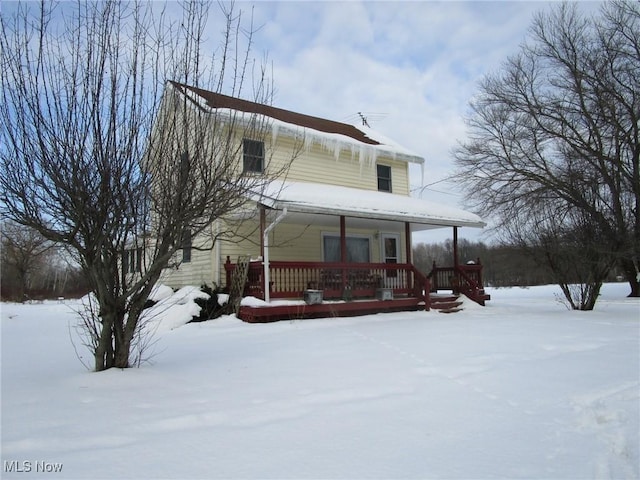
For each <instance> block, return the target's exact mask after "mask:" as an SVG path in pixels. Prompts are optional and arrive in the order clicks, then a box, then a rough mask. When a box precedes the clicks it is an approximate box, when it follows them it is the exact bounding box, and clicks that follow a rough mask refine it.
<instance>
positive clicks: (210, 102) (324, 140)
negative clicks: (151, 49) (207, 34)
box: [169, 81, 424, 165]
mask: <svg viewBox="0 0 640 480" xmlns="http://www.w3.org/2000/svg"><path fill="white" fill-rule="evenodd" d="M169 84H170V85H172V86H173V87H174V88H175V89H176V90H177V91H179V92H180V93H182V94H184V95H186V96H188V98H190V99H191V100H193V101H194V103H195V104H196V105H198V106H200V107H201V108H206V109H212V110H215V111H216V112H217V113H220V114H223V115H228V116H231V115H232V113H233V112H235V113H240V114H241V115H240V118H242V114H249V115H251V116H253V115H263V116H265V117H268V118H269V120H270V121H271V128H272V134H273V137H274V140H275V138H276V137H277V135H278V133H279V132H286V133H289V134H293V135H303V136H304V137H305V143H306V144H307V146H308V145H310V144H311V143H316V144H319V145H321V146H322V147H323V148H326V149H327V150H331V151H333V153H334V155H335V156H336V158H337V157H338V156H339V155H340V152H341V151H342V150H347V151H350V152H351V155H352V157H353V156H355V154H356V153H357V154H358V155H359V158H360V161H367V162H369V163H375V160H376V158H377V157H378V155H379V154H387V155H390V156H391V157H392V158H394V159H398V160H403V161H406V162H410V163H417V164H420V165H422V164H424V158H423V157H422V156H420V155H418V154H417V153H415V152H412V151H411V150H409V149H408V148H405V147H403V146H402V145H400V144H398V143H397V142H395V141H393V140H391V139H390V138H388V137H386V136H384V135H382V134H380V133H378V132H376V131H375V130H372V129H371V128H368V127H364V126H358V127H356V126H354V125H351V124H347V123H341V122H335V121H333V120H327V119H324V118H320V117H314V116H311V115H305V114H302V113H297V112H292V111H290V110H285V109H282V108H276V107H272V106H270V105H264V104H261V103H255V102H251V101H248V100H243V99H240V98H235V97H230V96H227V95H222V94H220V93H215V92H210V91H208V90H203V89H201V88H196V87H192V86H189V85H184V84H181V83H177V82H173V81H171V82H169Z"/></svg>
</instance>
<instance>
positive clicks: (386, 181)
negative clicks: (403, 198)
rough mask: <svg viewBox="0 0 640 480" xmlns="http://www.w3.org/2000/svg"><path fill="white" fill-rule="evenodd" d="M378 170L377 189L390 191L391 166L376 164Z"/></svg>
mask: <svg viewBox="0 0 640 480" xmlns="http://www.w3.org/2000/svg"><path fill="white" fill-rule="evenodd" d="M376 168H377V171H378V191H380V192H391V167H390V166H389V165H376Z"/></svg>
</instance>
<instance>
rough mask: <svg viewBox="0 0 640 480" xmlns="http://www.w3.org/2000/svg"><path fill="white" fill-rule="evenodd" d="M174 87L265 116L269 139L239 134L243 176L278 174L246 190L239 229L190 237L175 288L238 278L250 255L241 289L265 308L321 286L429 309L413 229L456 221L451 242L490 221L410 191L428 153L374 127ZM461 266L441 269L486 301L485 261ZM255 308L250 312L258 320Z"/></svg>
mask: <svg viewBox="0 0 640 480" xmlns="http://www.w3.org/2000/svg"><path fill="white" fill-rule="evenodd" d="M168 88H172V89H175V93H176V94H181V95H187V96H189V97H190V98H195V99H196V100H197V102H194V108H208V109H211V111H212V112H213V111H216V110H218V109H226V110H228V111H236V112H241V113H242V115H247V114H248V115H258V116H260V117H261V118H262V119H266V124H268V125H269V127H268V129H269V131H268V134H267V137H268V139H267V140H268V141H266V140H265V138H264V136H262V137H261V138H246V137H245V138H242V139H241V141H242V148H241V149H239V154H238V162H239V164H241V166H242V171H243V172H244V173H245V174H247V173H249V174H252V175H262V174H265V173H266V172H269V171H272V172H274V171H277V172H282V175H281V176H280V178H277V179H275V180H273V181H272V182H271V183H270V185H269V186H268V188H267V189H266V190H264V191H261V192H256V193H255V194H254V195H252V198H248V199H247V207H246V208H245V209H243V210H244V212H243V214H242V216H240V215H239V216H238V218H241V222H240V225H239V226H238V229H237V235H236V236H235V237H234V238H229V239H226V240H222V241H218V242H216V244H215V245H214V246H213V248H212V249H210V250H205V251H196V250H193V251H191V249H190V247H189V245H185V248H184V250H183V252H182V257H181V258H182V261H181V263H180V265H179V267H178V268H177V269H172V270H171V271H169V272H167V275H166V276H165V277H164V278H163V282H164V283H166V284H168V285H170V286H172V287H179V286H182V285H199V284H204V283H207V284H210V285H211V284H214V283H215V284H217V285H227V286H231V280H232V278H233V275H234V272H236V273H238V272H239V270H236V261H237V259H238V258H241V257H243V256H247V257H248V258H250V259H251V261H250V264H249V266H248V272H247V274H246V280H243V282H245V285H244V289H245V294H248V295H252V296H254V297H258V298H260V299H263V300H264V301H265V305H266V304H269V303H270V302H273V300H274V299H301V298H302V297H303V295H304V292H305V291H308V290H313V291H321V292H322V293H323V299H324V300H330V299H347V300H352V299H353V300H358V299H359V300H360V303H359V304H358V303H357V302H350V306H349V307H344V308H345V309H347V310H348V309H349V308H350V309H356V308H357V307H358V305H360V306H361V307H362V308H361V309H360V310H361V311H365V310H367V308H369V309H371V308H372V307H371V306H369V305H368V306H367V308H365V307H364V304H365V303H367V302H368V303H372V302H375V301H378V302H381V301H380V300H377V299H378V298H382V297H381V294H380V292H381V291H382V293H383V294H384V298H385V301H386V303H385V308H386V309H390V308H391V307H392V305H394V302H395V303H396V304H397V307H398V308H401V307H410V308H413V307H415V308H420V306H423V307H424V305H425V302H426V306H427V308H428V298H427V297H428V292H429V290H430V286H429V280H428V279H427V278H426V272H418V271H417V270H416V269H415V268H414V267H413V265H412V263H411V236H412V233H413V232H416V231H420V230H428V229H435V228H453V231H454V240H455V239H457V231H458V228H459V227H475V228H481V227H483V226H484V225H485V223H484V222H483V221H482V219H480V218H479V217H478V216H477V215H475V214H472V213H469V212H466V211H463V210H460V209H457V208H453V207H451V206H448V205H439V204H434V203H431V202H426V201H423V200H420V199H417V198H413V197H411V195H410V181H409V170H410V169H409V166H410V165H412V164H414V165H418V166H420V167H422V168H424V158H423V157H422V156H420V155H418V154H416V153H414V152H412V151H410V150H408V149H407V148H404V147H402V146H401V145H399V144H397V143H396V142H394V141H392V140H390V139H389V138H386V137H385V136H383V135H381V134H379V133H376V132H374V131H373V130H371V129H370V128H368V127H365V126H354V125H349V124H345V123H340V122H335V121H331V120H326V119H322V118H317V117H313V116H309V115H303V114H300V113H295V112H292V111H288V110H284V109H279V108H275V107H272V106H268V105H263V104H258V103H253V102H249V101H246V100H241V99H238V98H233V97H228V96H224V95H220V94H217V93H213V92H209V91H204V90H201V89H196V88H193V87H189V86H186V85H181V84H177V83H172V84H170V86H169V87H168ZM292 158H293V161H292V162H291V159H292ZM287 162H290V163H287ZM283 165H285V166H286V168H283ZM247 212H248V213H247ZM453 263H454V265H453V267H452V268H453V269H450V270H447V271H446V272H444V274H445V275H448V277H447V278H448V279H452V278H453V276H456V277H458V276H460V275H461V276H462V277H468V280H469V282H468V283H470V287H469V288H471V287H474V288H475V289H476V290H477V291H476V294H478V292H481V293H480V294H478V295H479V296H478V298H477V299H476V300H478V301H480V302H481V303H482V301H483V300H484V298H481V296H480V295H483V294H484V292H483V291H481V289H482V285H481V281H479V279H480V278H481V277H480V274H479V270H478V267H477V266H476V267H475V268H476V270H473V269H472V270H466V271H463V270H464V268H465V266H458V265H457V263H458V262H457V259H454V262H453ZM456 267H457V268H458V270H459V271H456V270H455V269H456ZM468 268H472V267H468ZM434 280H435V279H434ZM460 280H461V279H460V278H456V279H455V283H456V284H457V283H459V282H460ZM462 280H463V283H465V282H464V278H462ZM447 282H448V280H447ZM440 283H443V281H442V280H441V281H440ZM474 283H475V285H473V284H474ZM462 291H463V293H467V292H465V291H464V289H462ZM389 298H393V300H389ZM485 298H486V296H485ZM389 302H390V303H389ZM398 302H400V303H398ZM402 302H405V304H402ZM279 306H280V307H282V304H279ZM312 308H316V309H319V310H318V312H319V313H318V314H322V312H321V310H320V307H318V306H315V305H309V306H308V310H309V312H307V313H310V310H311V309H312ZM256 311H257V310H255V309H254V311H253V312H249V311H248V309H245V311H244V312H243V313H244V316H245V317H247V318H250V319H254V320H256V321H257V317H256V315H258V314H257V313H256ZM260 311H262V312H263V311H264V309H262V310H260ZM271 311H272V312H275V310H271ZM371 311H377V310H376V309H372V310H371ZM290 313H291V312H290ZM353 313H355V312H352V313H351V314H353ZM338 314H339V312H338ZM265 317H266V314H265ZM275 317H276V315H275V314H273V315H272V316H271V317H269V318H270V319H273V318H275Z"/></svg>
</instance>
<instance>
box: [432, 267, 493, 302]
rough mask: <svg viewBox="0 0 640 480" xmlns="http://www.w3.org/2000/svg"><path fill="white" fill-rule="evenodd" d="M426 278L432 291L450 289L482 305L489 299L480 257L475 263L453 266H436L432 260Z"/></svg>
mask: <svg viewBox="0 0 640 480" xmlns="http://www.w3.org/2000/svg"><path fill="white" fill-rule="evenodd" d="M427 278H428V279H429V280H430V284H431V291H432V292H437V291H438V290H451V291H453V293H456V294H458V293H462V294H464V295H466V296H467V297H469V298H470V299H471V300H474V301H475V302H477V303H479V304H480V305H484V302H485V301H486V300H489V299H490V296H489V295H487V294H486V293H485V291H484V283H483V279H482V264H481V263H480V259H477V261H476V262H475V263H470V264H466V265H456V266H453V267H438V266H437V265H436V263H435V262H433V267H432V269H431V272H429V274H428V275H427Z"/></svg>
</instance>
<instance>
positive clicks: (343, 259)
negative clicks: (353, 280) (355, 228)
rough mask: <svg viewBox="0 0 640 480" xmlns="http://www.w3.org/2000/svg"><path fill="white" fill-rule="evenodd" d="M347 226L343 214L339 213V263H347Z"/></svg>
mask: <svg viewBox="0 0 640 480" xmlns="http://www.w3.org/2000/svg"><path fill="white" fill-rule="evenodd" d="M346 230H347V227H346V222H345V218H344V215H340V263H347V233H346Z"/></svg>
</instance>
